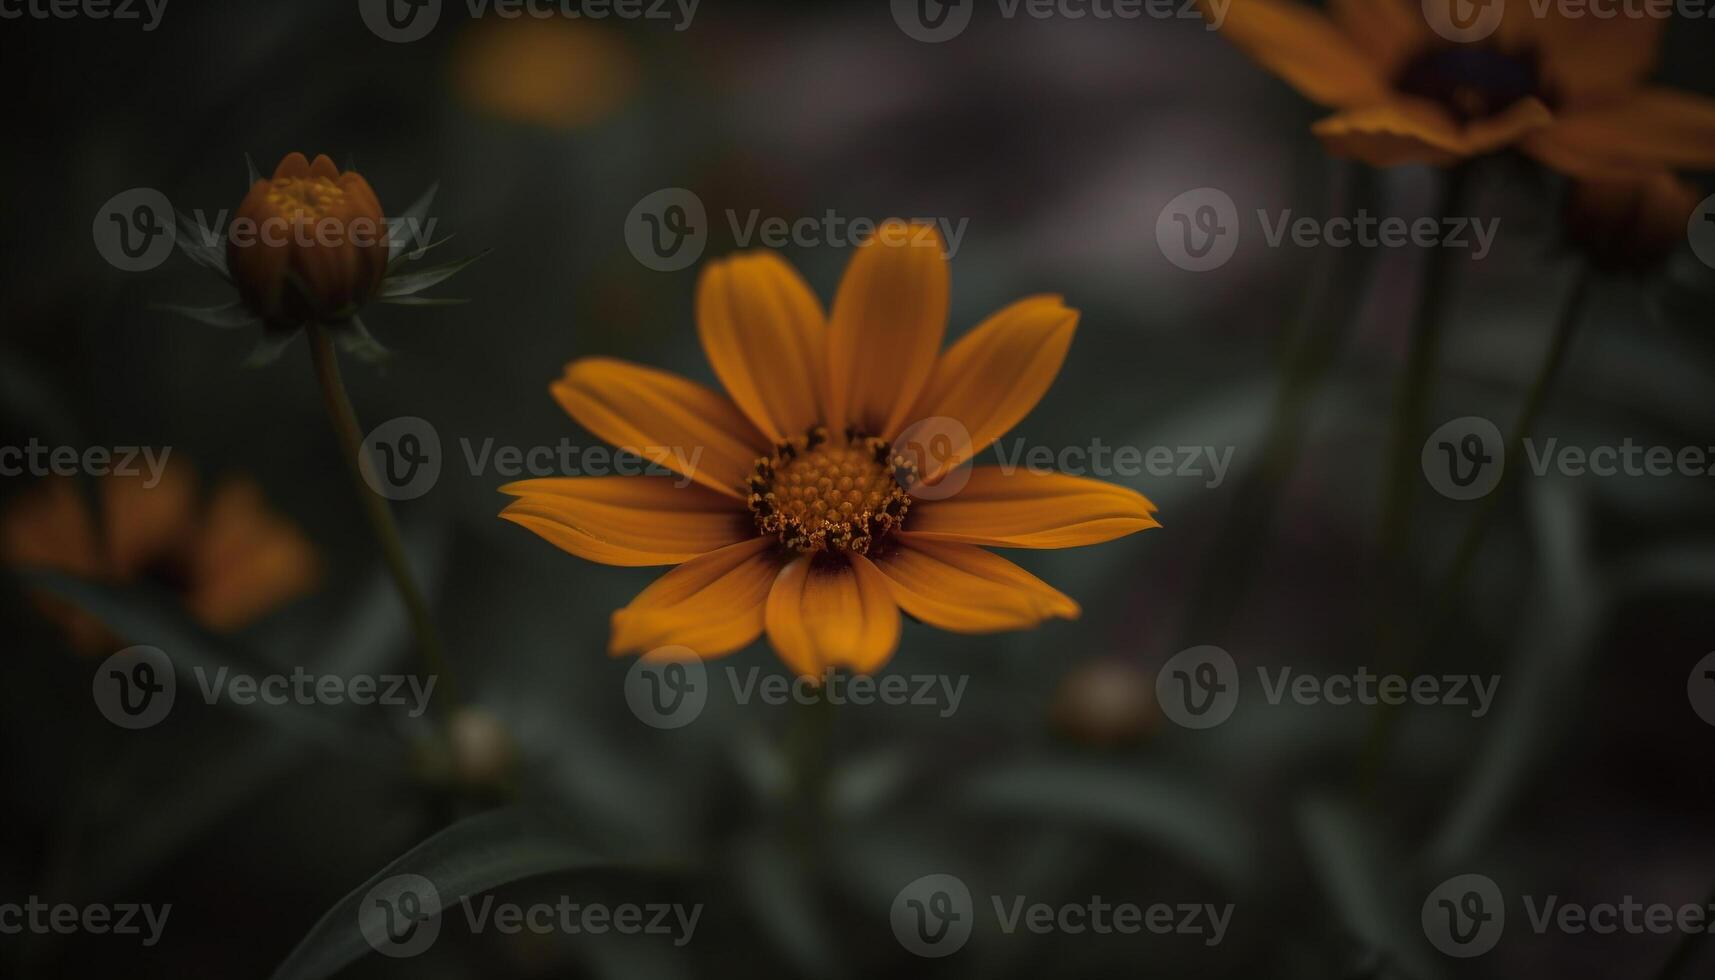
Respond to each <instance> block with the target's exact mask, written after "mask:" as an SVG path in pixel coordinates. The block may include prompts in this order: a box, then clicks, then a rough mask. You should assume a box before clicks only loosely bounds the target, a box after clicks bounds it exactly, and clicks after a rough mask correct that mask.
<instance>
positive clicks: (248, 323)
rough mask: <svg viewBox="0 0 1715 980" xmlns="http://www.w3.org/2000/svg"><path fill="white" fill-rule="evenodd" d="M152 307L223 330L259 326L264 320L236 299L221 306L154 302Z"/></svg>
mask: <svg viewBox="0 0 1715 980" xmlns="http://www.w3.org/2000/svg"><path fill="white" fill-rule="evenodd" d="M150 308H151V309H156V310H161V311H162V312H165V313H177V314H179V315H180V316H186V317H190V318H191V319H192V320H195V321H196V322H198V323H203V324H207V325H208V326H211V327H219V328H221V329H222V330H234V329H238V328H241V327H259V326H261V325H262V321H261V320H259V319H257V317H256V315H255V314H254V313H251V312H250V311H249V310H247V309H245V308H244V304H243V303H241V302H238V301H237V300H234V301H233V302H231V303H225V304H222V305H220V306H180V305H178V304H176V303H152V304H150Z"/></svg>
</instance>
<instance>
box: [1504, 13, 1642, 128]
mask: <svg viewBox="0 0 1715 980" xmlns="http://www.w3.org/2000/svg"><path fill="white" fill-rule="evenodd" d="M1511 12H1512V8H1511V6H1509V8H1508V13H1511ZM1519 13H1520V15H1521V16H1523V15H1524V11H1520V12H1519ZM1529 19H1530V20H1531V21H1532V22H1533V23H1531V24H1530V25H1528V26H1527V29H1528V30H1531V31H1533V32H1534V33H1535V35H1536V36H1535V38H1534V39H1533V40H1534V42H1535V43H1534V44H1532V45H1531V47H1532V48H1534V50H1535V51H1536V52H1537V55H1538V57H1539V58H1540V59H1541V67H1540V69H1539V70H1540V71H1541V73H1542V76H1543V78H1544V79H1545V80H1546V82H1547V87H1548V88H1549V90H1551V91H1553V92H1555V93H1557V94H1558V95H1559V96H1560V98H1561V106H1562V111H1565V110H1566V108H1567V107H1576V106H1577V105H1578V104H1579V103H1582V102H1585V101H1587V100H1590V99H1602V98H1607V97H1612V96H1616V95H1620V94H1623V93H1624V92H1625V91H1627V90H1629V89H1632V88H1635V87H1636V86H1638V85H1641V84H1643V82H1644V80H1645V79H1647V78H1649V77H1650V76H1651V75H1652V74H1654V72H1655V67H1656V61H1657V59H1658V57H1659V55H1660V52H1661V37H1662V31H1663V30H1664V29H1665V28H1666V26H1667V18H1665V17H1606V18H1596V17H1577V18H1573V17H1542V18H1538V17H1531V18H1529Z"/></svg>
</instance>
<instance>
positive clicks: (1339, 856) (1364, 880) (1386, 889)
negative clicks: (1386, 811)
mask: <svg viewBox="0 0 1715 980" xmlns="http://www.w3.org/2000/svg"><path fill="white" fill-rule="evenodd" d="M1298 830H1299V835H1300V837H1301V838H1302V839H1303V842H1304V850H1305V854H1306V856H1307V858H1308V859H1309V863H1310V870H1311V871H1312V873H1314V874H1315V875H1316V877H1317V878H1318V879H1320V880H1321V882H1322V888H1323V891H1325V892H1326V893H1327V896H1328V900H1329V902H1330V904H1332V905H1333V907H1334V911H1335V912H1336V913H1337V914H1338V916H1339V919H1340V922H1341V923H1342V924H1343V925H1344V926H1345V928H1346V930H1347V931H1348V932H1349V933H1351V935H1352V937H1353V938H1354V939H1355V940H1357V941H1358V942H1359V943H1361V944H1363V945H1364V946H1365V947H1367V951H1368V952H1370V953H1372V954H1376V955H1375V959H1376V960H1378V961H1379V962H1380V963H1382V964H1385V965H1387V966H1388V967H1390V968H1398V972H1399V973H1400V975H1402V976H1409V977H1418V978H1425V980H1427V978H1429V977H1437V976H1440V975H1441V973H1440V971H1439V970H1438V969H1436V967H1435V965H1434V964H1432V963H1429V962H1426V961H1425V958H1424V956H1423V939H1422V933H1421V931H1420V928H1419V926H1418V923H1417V915H1418V908H1417V907H1416V906H1415V905H1411V904H1410V896H1409V894H1408V888H1409V885H1408V884H1406V882H1407V881H1408V880H1409V875H1405V874H1402V873H1401V871H1402V869H1405V868H1407V867H1409V862H1408V861H1407V860H1406V856H1405V855H1403V854H1399V853H1396V852H1395V851H1394V850H1393V849H1392V848H1390V847H1389V845H1388V843H1387V841H1386V840H1385V839H1384V838H1383V836H1382V835H1381V834H1379V833H1377V832H1376V830H1375V828H1373V827H1372V826H1370V825H1368V824H1366V823H1365V822H1364V821H1363V820H1362V819H1361V817H1360V816H1359V814H1358V812H1357V811H1356V810H1354V809H1353V808H1352V807H1351V806H1350V805H1348V804H1346V803H1343V802H1338V801H1334V800H1330V799H1324V798H1318V799H1311V800H1309V801H1307V802H1306V803H1305V804H1304V805H1303V806H1301V807H1300V808H1299V812H1298ZM1376 975H1377V976H1392V975H1394V974H1393V973H1392V972H1389V971H1388V970H1385V969H1384V970H1381V971H1378V972H1377V973H1376Z"/></svg>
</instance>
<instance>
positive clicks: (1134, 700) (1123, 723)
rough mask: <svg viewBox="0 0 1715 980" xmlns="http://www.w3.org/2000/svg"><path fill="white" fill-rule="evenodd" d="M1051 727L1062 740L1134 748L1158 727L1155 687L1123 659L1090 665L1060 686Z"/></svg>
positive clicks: (1081, 667) (1145, 673)
mask: <svg viewBox="0 0 1715 980" xmlns="http://www.w3.org/2000/svg"><path fill="white" fill-rule="evenodd" d="M1048 720H1049V723H1050V724H1051V725H1052V727H1053V729H1054V732H1055V733H1056V734H1058V735H1060V736H1061V737H1063V738H1066V739H1069V740H1071V741H1073V742H1079V743H1083V744H1085V745H1094V746H1098V747H1102V748H1115V747H1119V746H1125V745H1135V744H1137V743H1139V742H1141V741H1143V740H1144V738H1145V737H1147V736H1148V735H1149V734H1150V733H1151V732H1153V731H1154V730H1155V728H1156V725H1157V722H1158V720H1159V715H1158V713H1157V711H1156V706H1155V684H1154V682H1153V680H1152V678H1151V677H1150V674H1149V672H1148V671H1145V670H1144V669H1142V668H1141V667H1138V666H1137V665H1135V664H1132V663H1128V662H1126V661H1123V660H1115V659H1111V658H1108V659H1100V660H1091V661H1087V662H1085V663H1083V664H1080V665H1078V666H1077V667H1075V668H1073V669H1072V672H1071V673H1069V674H1067V675H1066V678H1065V680H1063V681H1061V683H1060V688H1059V690H1058V691H1056V692H1055V694H1054V702H1053V704H1052V706H1051V707H1050V708H1049V714H1048Z"/></svg>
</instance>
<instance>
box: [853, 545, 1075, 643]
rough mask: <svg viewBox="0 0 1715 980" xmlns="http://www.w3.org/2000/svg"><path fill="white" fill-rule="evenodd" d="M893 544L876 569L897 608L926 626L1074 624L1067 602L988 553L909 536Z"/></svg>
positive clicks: (979, 629) (978, 628) (975, 628)
mask: <svg viewBox="0 0 1715 980" xmlns="http://www.w3.org/2000/svg"><path fill="white" fill-rule="evenodd" d="M894 540H895V541H896V542H897V545H896V546H895V547H893V548H890V549H888V550H887V551H886V552H885V553H883V554H880V555H878V556H876V558H875V561H874V564H875V567H876V568H878V569H880V570H881V574H882V575H885V576H886V577H887V580H888V584H889V585H890V586H891V587H892V590H893V598H894V601H896V602H898V603H899V607H900V608H901V609H904V610H905V611H906V612H908V613H910V614H911V615H913V616H915V617H917V618H918V619H920V620H922V621H923V622H925V623H928V624H929V625H931V626H937V627H940V628H941V629H944V630H951V631H953V632H955V633H995V632H1000V631H1003V630H1017V629H1028V628H1029V627H1032V626H1035V625H1037V624H1038V623H1041V622H1042V621H1043V620H1045V619H1049V618H1051V617H1055V616H1058V617H1061V618H1063V619H1076V618H1078V614H1079V612H1080V610H1079V608H1078V604H1077V603H1076V602H1074V601H1072V599H1071V597H1069V596H1067V595H1065V594H1064V593H1062V592H1060V591H1059V590H1058V589H1056V588H1054V587H1053V586H1051V585H1049V584H1048V583H1047V582H1044V581H1042V580H1041V579H1039V578H1037V577H1036V576H1034V575H1032V574H1030V573H1029V572H1027V571H1025V570H1024V569H1022V568H1020V567H1018V566H1017V565H1015V564H1013V563H1012V562H1010V561H1008V560H1006V559H1005V558H1002V557H1001V556H999V555H997V554H994V553H993V552H990V551H984V550H983V549H981V548H978V547H976V546H975V545H968V544H958V543H956V542H952V541H937V540H935V539H933V538H925V537H922V536H920V535H917V534H913V533H912V532H909V531H906V532H903V533H900V534H897V535H895V536H894Z"/></svg>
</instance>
